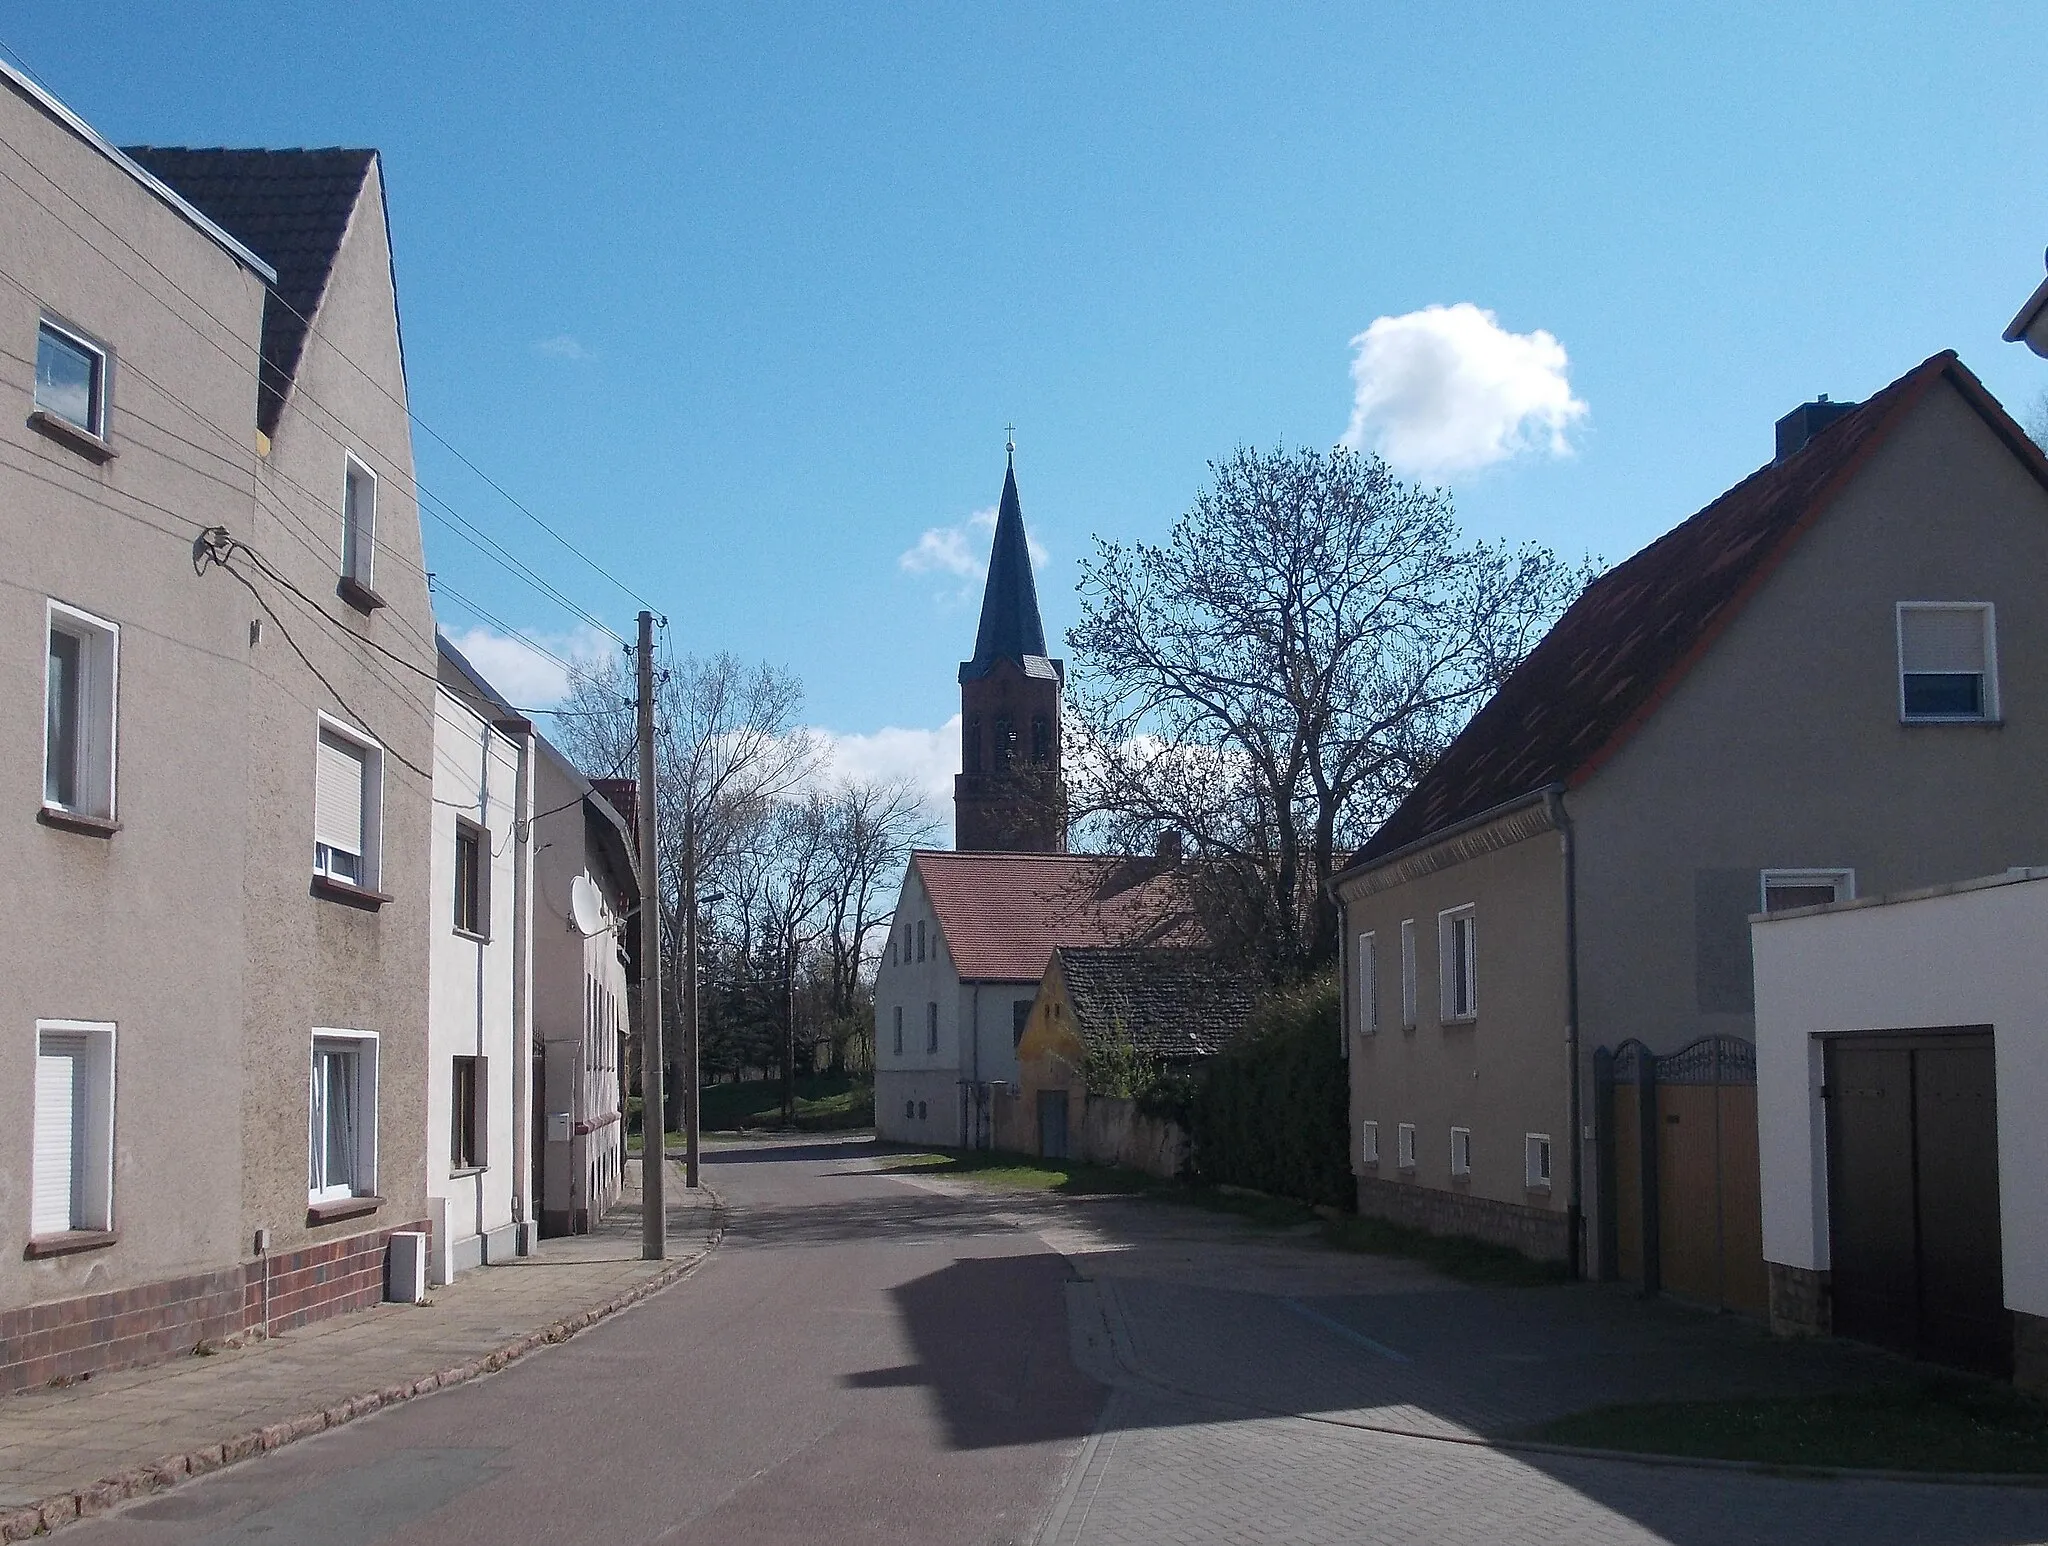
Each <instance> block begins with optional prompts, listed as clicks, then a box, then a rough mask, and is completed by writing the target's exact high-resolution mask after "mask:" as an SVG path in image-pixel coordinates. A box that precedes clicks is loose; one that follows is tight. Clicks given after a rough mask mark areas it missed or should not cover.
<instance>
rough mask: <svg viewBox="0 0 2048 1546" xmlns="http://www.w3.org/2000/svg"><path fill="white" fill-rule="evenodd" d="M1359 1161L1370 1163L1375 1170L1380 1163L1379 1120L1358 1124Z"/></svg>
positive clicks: (1364, 1163) (1362, 1163)
mask: <svg viewBox="0 0 2048 1546" xmlns="http://www.w3.org/2000/svg"><path fill="white" fill-rule="evenodd" d="M1358 1162H1359V1163H1360V1164H1361V1165H1370V1166H1372V1167H1373V1168H1374V1169H1375V1170H1377V1169H1378V1168H1379V1163H1380V1125H1379V1123H1377V1122H1361V1123H1359V1124H1358Z"/></svg>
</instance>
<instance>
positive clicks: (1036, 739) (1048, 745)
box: [1031, 714, 1052, 767]
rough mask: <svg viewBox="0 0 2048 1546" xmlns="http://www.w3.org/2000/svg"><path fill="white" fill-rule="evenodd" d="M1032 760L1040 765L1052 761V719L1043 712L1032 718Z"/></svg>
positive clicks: (1042, 765)
mask: <svg viewBox="0 0 2048 1546" xmlns="http://www.w3.org/2000/svg"><path fill="white" fill-rule="evenodd" d="M1031 760H1032V761H1033V762H1035V763H1037V764H1038V765H1039V766H1040V767H1044V766H1046V765H1047V764H1049V763H1050V762H1051V761H1052V721H1051V720H1049V719H1047V718H1046V717H1045V716H1044V715H1043V714H1034V715H1033V716H1032V718H1031Z"/></svg>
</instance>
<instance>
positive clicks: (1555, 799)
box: [1543, 784, 1586, 1278]
mask: <svg viewBox="0 0 2048 1546" xmlns="http://www.w3.org/2000/svg"><path fill="white" fill-rule="evenodd" d="M1543 798H1544V803H1545V804H1546V805H1547V806H1548V807H1549V808H1550V819H1551V820H1552V821H1553V822H1555V823H1556V825H1557V830H1558V833H1559V835H1560V836H1561V838H1562V839H1563V849H1564V941H1565V943H1564V958H1565V1023H1564V1047H1565V1065H1566V1067H1567V1069H1568V1070H1569V1073H1570V1079H1569V1090H1570V1095H1569V1099H1568V1103H1567V1104H1568V1107H1569V1111H1570V1121H1571V1201H1570V1203H1569V1204H1568V1205H1567V1207H1566V1209H1565V1234H1566V1238H1567V1240H1568V1242H1569V1248H1570V1262H1571V1273H1572V1276H1573V1277H1575V1278H1578V1277H1583V1276H1584V1275H1585V1268H1584V1264H1583V1261H1582V1246H1583V1242H1584V1235H1585V1225H1586V1193H1585V1170H1586V1163H1585V1151H1586V1142H1585V1117H1584V1114H1583V1111H1582V1109H1581V1108H1582V1106H1583V1103H1584V1097H1583V1095H1582V1093H1581V1091H1580V1088H1579V1086H1580V1084H1581V1082H1582V1078H1583V1074H1584V1070H1582V1069H1581V1068H1580V1067H1579V877H1578V850H1577V846H1576V844H1574V843H1573V841H1572V822H1571V816H1570V815H1569V813H1567V812H1566V810H1565V808H1564V786H1563V785H1562V784H1553V785H1551V786H1550V788H1548V789H1546V790H1544V791H1543Z"/></svg>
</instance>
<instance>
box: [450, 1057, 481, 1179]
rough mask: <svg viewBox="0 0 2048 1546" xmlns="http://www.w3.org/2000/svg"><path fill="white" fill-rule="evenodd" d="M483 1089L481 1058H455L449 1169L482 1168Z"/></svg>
mask: <svg viewBox="0 0 2048 1546" xmlns="http://www.w3.org/2000/svg"><path fill="white" fill-rule="evenodd" d="M486 1088H487V1086H486V1085H485V1083H484V1060H483V1059H482V1058H477V1057H466V1058H457V1059H456V1060H455V1083H454V1109H453V1111H452V1112H451V1114H450V1121H449V1126H448V1132H449V1144H448V1166H449V1168H450V1169H451V1170H481V1169H483V1168H484V1133H483V1112H484V1101H483V1098H482V1097H483V1093H484V1091H485V1090H486Z"/></svg>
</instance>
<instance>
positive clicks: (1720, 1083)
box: [1593, 1036, 1770, 1316]
mask: <svg viewBox="0 0 2048 1546" xmlns="http://www.w3.org/2000/svg"><path fill="white" fill-rule="evenodd" d="M1593 1082H1594V1092H1595V1098H1594V1105H1593V1111H1594V1137H1595V1141H1596V1142H1595V1152H1596V1157H1597V1164H1598V1167H1599V1174H1598V1177H1597V1184H1598V1186H1599V1189H1600V1190H1599V1198H1600V1203H1601V1207H1600V1236H1599V1255H1598V1266H1599V1275H1600V1276H1601V1277H1602V1278H1606V1279H1609V1280H1612V1279H1615V1278H1622V1279H1625V1280H1627V1281H1629V1282H1632V1283H1640V1284H1642V1285H1643V1288H1644V1291H1645V1292H1648V1293H1657V1292H1659V1291H1664V1292H1669V1293H1672V1294H1675V1295H1677V1296H1679V1297H1681V1298H1684V1299H1690V1300H1693V1301H1695V1302H1697V1303H1700V1304H1710V1305H1716V1306H1718V1307H1720V1308H1722V1309H1728V1310H1738V1311H1741V1312H1743V1313H1744V1314H1749V1315H1759V1316H1760V1315H1763V1314H1765V1313H1766V1312H1767V1311H1768V1309H1769V1301H1770V1292H1769V1282H1768V1279H1767V1277H1766V1275H1765V1272H1764V1239H1763V1194H1762V1185H1761V1181H1760V1178H1759V1174H1758V1165H1757V1138H1756V1048H1755V1047H1754V1046H1752V1045H1751V1044H1750V1043H1749V1042H1746V1041H1743V1040H1741V1039H1740V1038H1738V1037H1734V1036H1705V1037H1702V1038H1700V1040H1698V1041H1696V1042H1693V1043H1692V1044H1691V1045H1689V1046H1686V1047H1683V1048H1681V1049H1680V1050H1678V1051H1677V1052H1673V1053H1670V1054H1668V1055H1666V1056H1663V1057H1659V1056H1657V1055H1656V1054H1655V1053H1653V1052H1651V1051H1650V1049H1649V1048H1648V1047H1646V1046H1644V1045H1643V1044H1642V1043H1641V1042H1640V1041H1636V1040H1633V1039H1631V1040H1629V1041H1625V1042H1623V1043H1622V1044H1621V1045H1620V1046H1619V1047H1617V1048H1615V1049H1614V1050H1612V1051H1609V1050H1608V1049H1607V1048H1605V1047H1603V1048H1601V1049H1600V1050H1599V1051H1598V1052H1595V1053H1594V1054H1593Z"/></svg>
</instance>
